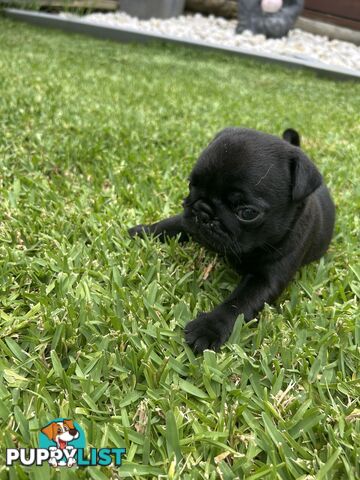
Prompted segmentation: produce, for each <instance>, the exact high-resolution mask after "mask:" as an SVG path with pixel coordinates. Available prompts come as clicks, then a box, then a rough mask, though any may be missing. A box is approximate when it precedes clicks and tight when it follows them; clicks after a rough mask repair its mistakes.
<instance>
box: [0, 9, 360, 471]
mask: <svg viewBox="0 0 360 480" xmlns="http://www.w3.org/2000/svg"><path fill="white" fill-rule="evenodd" d="M359 111H360V84H355V83H351V82H337V81H333V80H328V79H324V78H323V79H321V78H318V77H317V76H316V75H315V74H313V73H311V72H303V71H300V70H291V69H283V68H281V67H277V66H272V65H262V64H260V63H252V62H250V61H245V60H243V59H238V58H234V57H228V56H226V55H220V54H210V53H204V52H198V51H191V50H190V49H185V48H179V47H175V46H161V45H153V46H141V45H131V46H129V45H122V44H116V43H111V42H102V41H97V40H93V39H89V38H86V37H80V36H74V35H65V34H62V33H58V32H54V31H47V30H42V29H36V28H32V27H28V26H25V25H22V24H17V23H12V22H10V21H7V20H5V19H2V18H0V162H1V167H0V168H1V171H0V180H1V184H0V185H1V187H0V188H1V206H0V220H1V224H0V225H1V227H0V228H1V229H0V238H1V244H0V248H1V255H0V262H1V263H0V279H1V297H0V299H1V305H0V325H1V331H0V350H1V356H0V419H1V420H0V422H1V423H0V447H1V449H2V455H3V453H4V447H14V446H18V447H29V446H32V447H37V446H38V433H39V429H40V427H42V426H43V425H45V424H46V423H47V422H48V421H50V420H52V419H53V418H57V417H70V418H73V419H74V420H76V421H77V422H78V423H79V424H80V425H82V426H83V428H84V430H85V431H86V434H87V441H88V445H89V446H92V447H97V448H100V447H125V448H126V449H127V454H126V456H125V462H124V464H123V466H122V467H120V468H113V469H111V468H107V469H106V468H103V469H100V468H98V467H89V468H87V469H77V470H74V469H62V470H61V472H59V473H55V472H56V470H54V469H50V467H48V465H46V466H44V467H42V468H39V467H32V468H30V469H27V468H25V467H24V468H20V467H12V468H11V469H10V470H6V468H5V466H4V460H3V457H2V460H1V465H0V478H1V479H3V478H4V479H6V478H10V479H12V480H17V479H23V478H31V479H34V480H35V479H36V480H38V479H40V480H42V479H45V480H46V479H47V478H50V476H51V478H55V477H56V478H59V479H60V478H61V479H68V478H69V479H75V478H91V479H95V480H98V479H100V480H101V479H106V478H108V477H111V478H113V479H116V478H123V477H126V478H129V477H133V478H154V479H156V478H169V479H181V480H183V479H184V480H187V479H189V480H190V479H224V480H229V479H233V478H239V479H243V478H244V479H247V480H255V479H266V480H267V479H281V480H287V479H303V480H305V479H306V480H311V479H317V480H323V479H332V478H334V479H336V480H340V479H352V480H355V479H358V478H360V466H359V455H360V405H359V396H360V383H359V371H360V352H359V344H360V321H359V319H358V318H357V314H358V306H357V298H356V296H357V295H359V292H360V268H359V259H360V253H359V236H358V235H359V225H360V222H359V206H360V201H359V193H360V192H359V179H360V161H359V156H360V129H359ZM230 125H238V126H247V127H251V128H256V129H259V130H263V131H265V132H268V133H272V134H276V135H280V134H281V133H282V131H283V130H284V129H285V128H286V127H289V126H292V127H294V128H297V129H298V130H299V131H300V132H301V134H302V136H303V147H304V149H305V150H306V152H307V153H308V154H309V155H310V157H311V158H313V159H314V161H315V162H316V164H317V165H318V166H319V168H320V170H321V171H322V173H323V174H324V177H325V180H326V182H327V183H328V185H329V186H330V188H331V190H332V193H333V196H334V199H335V202H336V205H337V224H336V232H335V237H334V240H333V243H332V245H331V248H330V250H329V252H328V254H327V255H326V256H325V258H323V259H322V260H321V261H320V262H317V263H314V264H312V265H310V266H307V267H306V268H303V269H302V270H301V271H300V272H299V273H298V274H297V276H296V278H295V280H294V282H293V283H292V284H291V285H290V286H289V287H288V289H287V290H286V291H285V292H284V294H283V295H282V297H281V298H280V299H279V301H278V302H277V303H276V304H275V305H273V306H266V307H265V309H264V310H263V312H262V313H261V315H259V317H258V318H257V319H256V320H254V321H252V322H250V323H248V324H244V323H243V322H242V321H241V319H239V321H238V322H237V325H236V328H235V331H234V333H233V336H232V342H228V343H227V344H226V345H225V346H224V347H223V348H222V349H221V353H219V354H215V353H213V352H210V351H206V352H205V354H204V356H199V357H194V355H193V353H192V352H191V350H190V349H189V348H188V347H187V346H186V345H185V343H184V338H183V327H184V325H185V324H186V323H187V322H188V321H189V320H191V319H193V318H194V317H195V316H196V314H197V312H199V311H206V310H209V309H211V308H212V307H213V306H214V305H216V304H217V303H219V302H220V301H221V300H222V299H223V298H224V297H225V296H226V295H227V294H228V293H229V292H230V291H231V289H232V288H233V287H234V285H235V284H236V282H237V276H236V274H235V273H234V272H232V271H231V269H230V268H229V267H228V266H227V265H226V264H224V263H223V262H222V260H221V259H219V258H215V257H214V255H212V254H211V253H209V252H206V251H205V250H204V249H202V248H201V247H199V246H198V245H196V244H194V243H189V244H186V245H183V246H180V245H179V244H178V243H177V241H175V240H172V241H170V242H169V243H168V244H166V245H163V244H160V243H159V242H157V241H156V240H154V239H148V240H140V239H138V240H135V241H132V240H131V239H129V238H128V235H127V228H128V227H130V226H132V225H134V224H136V223H140V222H152V221H155V220H157V219H159V218H161V217H165V216H166V215H170V214H172V213H175V212H178V211H179V209H180V205H181V200H182V198H183V197H184V196H185V194H186V191H187V180H186V178H187V175H188V174H189V172H190V169H191V167H192V165H193V163H194V161H195V159H196V158H197V156H198V155H199V153H200V151H201V149H202V148H204V147H205V146H206V145H207V143H208V142H209V140H210V139H211V138H212V136H213V135H214V134H215V133H216V132H217V131H218V130H220V129H222V128H223V127H225V126H230Z"/></svg>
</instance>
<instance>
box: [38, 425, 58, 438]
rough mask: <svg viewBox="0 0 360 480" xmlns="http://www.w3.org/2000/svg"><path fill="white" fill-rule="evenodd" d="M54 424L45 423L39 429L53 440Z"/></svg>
mask: <svg viewBox="0 0 360 480" xmlns="http://www.w3.org/2000/svg"><path fill="white" fill-rule="evenodd" d="M53 427H54V424H53V423H50V425H47V426H46V427H44V428H42V429H41V431H42V433H43V434H44V435H46V436H47V437H48V438H49V439H50V440H54V438H55V436H54V428H53Z"/></svg>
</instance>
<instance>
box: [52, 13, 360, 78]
mask: <svg viewBox="0 0 360 480" xmlns="http://www.w3.org/2000/svg"><path fill="white" fill-rule="evenodd" d="M60 16H61V17H63V18H69V19H76V20H79V17H78V16H76V15H72V14H69V13H60ZM80 20H84V21H87V22H91V23H94V24H97V25H108V26H112V27H119V28H121V27H123V28H131V29H135V30H139V31H143V32H148V33H161V34H163V35H169V36H172V37H178V38H186V39H190V40H191V39H193V40H202V41H206V42H207V43H211V44H214V45H218V46H221V45H223V46H229V47H239V48H244V49H247V50H254V51H256V52H257V53H261V52H263V53H274V54H277V55H286V56H293V57H297V58H299V57H301V58H304V59H308V60H316V61H320V62H322V63H325V64H328V65H334V66H339V67H345V68H349V69H352V70H357V71H360V47H358V46H356V45H354V44H352V43H350V42H343V41H340V40H329V39H328V37H325V36H321V35H313V34H312V33H309V32H304V31H302V30H300V29H294V30H291V31H290V32H289V34H288V36H287V37H284V38H281V39H266V38H265V36H264V35H253V34H252V33H251V32H250V31H248V30H247V31H245V32H243V33H242V34H236V33H235V28H236V25H237V22H236V20H226V19H225V18H221V17H215V16H214V15H209V16H207V17H206V16H204V15H201V14H200V13H195V14H194V15H190V14H189V15H182V16H180V17H175V18H170V19H166V20H161V19H158V18H152V19H150V20H139V19H138V18H136V17H131V16H130V15H127V14H126V13H124V12H121V11H120V12H116V13H92V14H90V15H84V16H82V17H80Z"/></svg>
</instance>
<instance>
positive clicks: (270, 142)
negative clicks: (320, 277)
mask: <svg viewBox="0 0 360 480" xmlns="http://www.w3.org/2000/svg"><path fill="white" fill-rule="evenodd" d="M283 138H284V139H283V140H282V139H280V138H277V137H274V136H272V135H267V134H265V133H261V132H258V131H255V130H250V129H246V128H226V129H225V130H222V131H221V132H220V133H218V134H217V135H216V137H215V138H214V139H213V141H212V142H211V143H210V144H209V146H208V147H207V148H206V149H205V150H204V151H203V152H202V154H201V155H200V157H199V159H198V161H197V162H196V165H195V167H194V169H193V171H192V172H191V175H190V185H189V190H190V191H189V195H188V196H187V197H186V198H185V200H184V202H183V207H184V210H183V212H182V213H181V214H180V215H176V216H174V217H171V218H168V219H166V220H162V221H160V222H158V223H155V224H153V225H138V226H136V227H133V228H131V229H130V230H129V233H130V235H131V236H135V235H143V234H154V235H156V236H158V237H159V238H160V239H161V240H164V239H165V238H166V237H173V236H177V235H179V239H180V240H181V241H186V240H188V239H189V238H190V237H191V238H192V239H194V240H195V241H197V242H198V243H200V244H202V245H204V246H206V247H208V248H210V249H212V250H214V251H215V252H218V253H220V254H222V255H224V256H226V257H227V259H228V261H229V262H230V263H231V265H233V266H234V268H235V269H236V270H237V271H238V272H240V273H241V274H242V280H241V282H240V284H239V285H238V286H237V287H236V288H235V290H234V291H233V293H232V294H231V295H230V296H229V298H227V299H226V300H225V301H224V302H223V303H222V304H221V305H219V306H217V307H216V308H215V309H214V310H213V311H212V312H208V313H200V314H199V315H198V317H197V318H196V319H195V320H193V321H192V322H190V323H188V325H187V326H186V328H185V338H186V341H187V343H188V344H189V345H190V346H191V347H192V349H193V350H194V351H195V352H202V351H203V350H204V349H206V348H209V349H214V350H218V349H219V347H220V345H222V344H223V343H224V342H225V341H226V340H227V339H228V337H229V336H230V333H231V331H232V329H233V326H234V323H235V320H236V318H237V316H238V315H239V314H241V313H242V314H244V318H245V320H250V319H252V318H254V316H255V315H256V314H257V313H258V312H259V310H261V309H262V308H263V306H264V303H265V302H272V301H274V300H275V299H276V298H277V297H278V296H279V294H280V293H281V291H282V290H283V289H284V288H285V287H286V285H287V284H288V283H289V281H290V280H291V279H292V277H293V276H294V274H295V272H296V271H297V270H298V268H300V267H301V266H302V265H305V264H307V263H309V262H312V261H313V260H317V259H319V258H320V257H321V256H322V255H324V253H325V252H326V250H327V248H328V246H329V243H330V240H331V237H332V232H333V226H334V219H335V209H334V204H333V202H332V200H331V197H330V194H329V192H328V189H327V187H326V186H325V184H324V183H323V180H322V177H321V175H320V173H319V171H318V170H317V168H316V167H315V165H314V164H313V163H312V162H311V161H310V160H309V158H308V157H307V156H306V155H305V154H304V153H303V151H302V150H301V149H300V148H299V147H300V138H299V135H298V133H297V132H296V131H295V130H292V129H288V130H286V131H285V132H284V134H283Z"/></svg>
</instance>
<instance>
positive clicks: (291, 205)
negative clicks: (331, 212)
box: [183, 128, 299, 259]
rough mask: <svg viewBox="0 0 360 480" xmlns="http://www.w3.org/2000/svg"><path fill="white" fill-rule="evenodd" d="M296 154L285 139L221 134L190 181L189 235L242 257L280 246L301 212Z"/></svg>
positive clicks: (233, 131)
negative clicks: (295, 187)
mask: <svg viewBox="0 0 360 480" xmlns="http://www.w3.org/2000/svg"><path fill="white" fill-rule="evenodd" d="M296 150H299V149H296ZM294 151H295V147H293V146H292V145H290V144H289V143H287V142H285V141H284V140H281V139H280V138H277V137H273V136H271V135H266V134H264V133H261V132H257V131H254V130H248V129H239V128H232V129H225V130H223V131H222V132H220V133H219V134H218V135H217V136H216V137H215V139H214V140H213V141H212V142H211V143H210V145H209V146H208V147H207V148H206V149H205V150H204V151H203V152H202V154H201V155H200V158H199V159H198V161H197V163H196V165H195V167H194V169H193V171H192V172H191V175H190V178H189V180H190V184H189V189H190V192H189V195H188V197H187V198H185V200H184V203H183V206H184V219H185V222H186V226H187V229H188V230H189V232H190V233H191V234H192V235H193V236H194V238H195V239H196V240H197V241H199V242H200V243H202V244H204V245H205V246H207V247H210V248H211V249H213V250H215V251H217V252H220V253H223V254H231V255H233V256H235V257H237V258H239V259H240V258H241V257H242V256H243V255H245V254H248V253H250V252H252V251H254V250H255V249H257V248H264V249H266V247H271V246H273V245H275V244H276V243H277V242H279V241H280V240H281V239H282V238H283V237H284V235H285V234H286V233H287V232H288V231H289V228H290V227H291V223H292V221H293V219H294V216H295V212H296V208H297V204H296V202H294V200H293V198H292V188H293V185H292V183H293V181H292V168H293V167H292V163H291V158H292V157H293V156H294Z"/></svg>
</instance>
